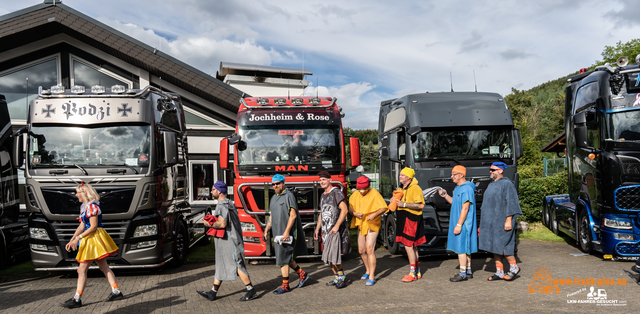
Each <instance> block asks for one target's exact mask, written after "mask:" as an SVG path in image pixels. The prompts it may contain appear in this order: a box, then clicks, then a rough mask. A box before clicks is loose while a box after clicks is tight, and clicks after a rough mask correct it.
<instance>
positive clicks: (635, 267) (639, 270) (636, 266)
mask: <svg viewBox="0 0 640 314" xmlns="http://www.w3.org/2000/svg"><path fill="white" fill-rule="evenodd" d="M631 270H633V271H635V272H636V273H640V267H638V265H633V266H631Z"/></svg>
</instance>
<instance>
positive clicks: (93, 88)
mask: <svg viewBox="0 0 640 314" xmlns="http://www.w3.org/2000/svg"><path fill="white" fill-rule="evenodd" d="M105 91H106V88H105V87H104V86H101V85H93V86H91V92H92V93H94V94H102V93H104V92H105Z"/></svg>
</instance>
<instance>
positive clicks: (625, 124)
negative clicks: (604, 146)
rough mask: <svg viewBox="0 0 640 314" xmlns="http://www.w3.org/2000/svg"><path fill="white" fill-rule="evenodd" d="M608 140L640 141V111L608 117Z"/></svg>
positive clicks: (609, 115)
mask: <svg viewBox="0 0 640 314" xmlns="http://www.w3.org/2000/svg"><path fill="white" fill-rule="evenodd" d="M605 120H606V124H607V132H608V134H607V140H616V141H618V140H620V141H640V124H638V121H640V110H634V111H623V112H617V113H612V114H608V115H606V119H605Z"/></svg>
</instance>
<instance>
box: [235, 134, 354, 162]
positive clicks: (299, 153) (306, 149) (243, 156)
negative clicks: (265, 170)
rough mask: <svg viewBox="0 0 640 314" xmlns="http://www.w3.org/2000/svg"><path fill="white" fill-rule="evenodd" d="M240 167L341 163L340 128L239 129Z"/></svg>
mask: <svg viewBox="0 0 640 314" xmlns="http://www.w3.org/2000/svg"><path fill="white" fill-rule="evenodd" d="M238 134H239V135H240V136H242V142H241V143H240V144H239V145H238V162H239V164H240V165H255V164H276V163H277V164H283V163H284V164H286V163H305V164H310V163H323V164H333V163H340V162H341V159H340V147H341V146H340V128H339V127H335V126H326V127H322V128H317V127H316V128H309V126H308V125H307V126H304V125H287V126H251V127H239V128H238Z"/></svg>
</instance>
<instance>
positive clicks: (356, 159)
mask: <svg viewBox="0 0 640 314" xmlns="http://www.w3.org/2000/svg"><path fill="white" fill-rule="evenodd" d="M349 147H350V148H351V167H355V166H360V140H359V139H358V138H357V137H350V138H349Z"/></svg>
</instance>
